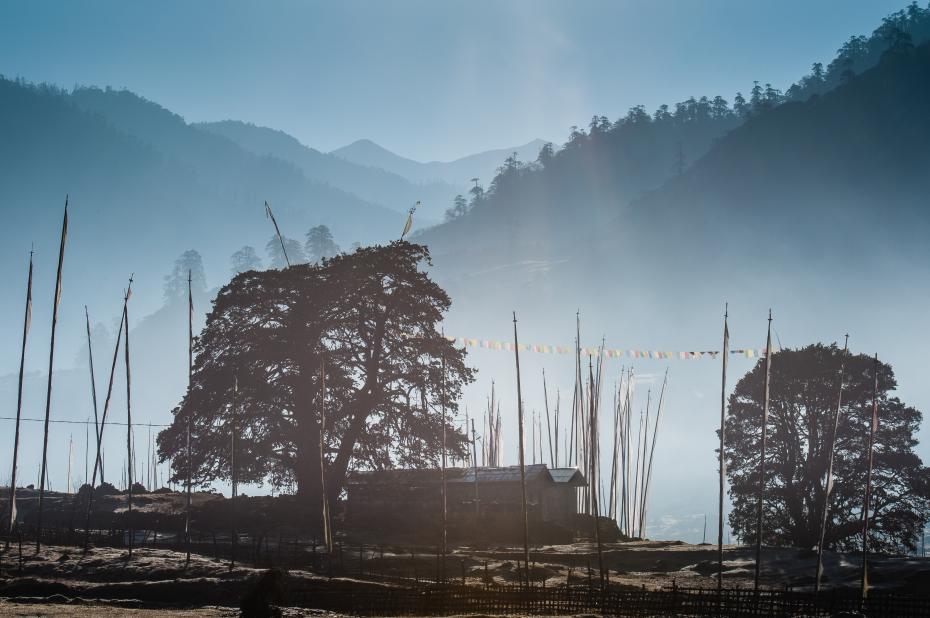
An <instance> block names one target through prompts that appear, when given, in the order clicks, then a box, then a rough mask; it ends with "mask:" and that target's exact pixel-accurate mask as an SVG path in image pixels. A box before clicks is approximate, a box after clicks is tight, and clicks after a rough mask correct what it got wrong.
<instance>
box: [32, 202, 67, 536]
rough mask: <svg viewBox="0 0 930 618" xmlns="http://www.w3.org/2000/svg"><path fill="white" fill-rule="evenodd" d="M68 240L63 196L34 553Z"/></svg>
mask: <svg viewBox="0 0 930 618" xmlns="http://www.w3.org/2000/svg"><path fill="white" fill-rule="evenodd" d="M67 238H68V196H65V214H64V218H63V219H62V223H61V244H60V245H59V248H58V271H57V273H56V275H55V299H54V301H53V303H52V338H51V343H50V344H49V351H48V388H47V389H46V391H45V430H44V434H43V438H42V470H41V471H40V472H39V513H38V516H37V521H36V553H39V551H41V549H42V511H43V507H44V506H45V481H46V479H47V475H48V468H47V466H48V423H49V417H50V416H51V413H52V376H53V375H54V369H55V331H56V330H57V327H58V306H59V305H60V304H61V269H62V265H63V263H64V260H65V241H66V240H67Z"/></svg>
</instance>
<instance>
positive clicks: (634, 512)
mask: <svg viewBox="0 0 930 618" xmlns="http://www.w3.org/2000/svg"><path fill="white" fill-rule="evenodd" d="M651 401H652V389H650V390H649V391H647V393H646V410H648V409H649V405H650V403H651ZM643 416H644V415H643V410H640V411H639V429H637V430H636V471H635V472H634V473H633V494H632V495H631V496H630V499H631V501H632V505H631V512H630V531H631V532H632V533H633V536H635V535H636V522H637V521H638V520H637V517H638V515H639V459H640V455H641V450H642V446H643V444H642V442H643Z"/></svg>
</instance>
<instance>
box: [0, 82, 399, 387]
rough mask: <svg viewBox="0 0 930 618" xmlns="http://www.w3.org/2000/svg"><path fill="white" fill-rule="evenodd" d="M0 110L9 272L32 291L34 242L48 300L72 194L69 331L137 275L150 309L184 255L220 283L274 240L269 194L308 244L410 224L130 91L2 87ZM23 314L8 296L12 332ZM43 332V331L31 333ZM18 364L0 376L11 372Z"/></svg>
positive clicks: (0, 189)
mask: <svg viewBox="0 0 930 618" xmlns="http://www.w3.org/2000/svg"><path fill="white" fill-rule="evenodd" d="M0 109H2V110H3V112H2V114H0V135H2V136H3V139H0V204H2V205H3V208H4V211H3V212H4V225H3V226H2V228H0V277H3V279H4V280H5V281H8V282H15V285H16V286H17V288H16V289H18V286H19V285H21V284H25V274H24V273H25V268H26V260H27V258H28V254H29V250H30V247H31V246H34V247H35V249H36V251H37V253H36V281H35V287H36V299H37V300H36V302H37V303H42V302H45V299H44V294H45V293H46V291H47V290H51V289H52V286H53V282H54V266H55V259H56V256H57V248H58V234H59V231H60V226H61V210H62V205H63V202H64V199H65V195H66V194H70V225H69V238H68V246H67V251H66V256H65V257H66V261H65V265H64V273H65V281H64V291H63V295H62V308H61V312H62V316H61V318H62V320H63V321H70V322H72V323H73V324H80V323H81V322H82V321H83V305H84V304H88V305H89V306H90V309H91V312H92V315H93V314H94V313H96V315H97V316H100V315H101V313H102V312H103V310H104V309H107V308H110V307H114V306H115V305H116V303H117V301H118V299H119V298H121V294H120V292H121V289H122V288H123V287H124V286H125V282H126V279H127V278H128V276H129V274H130V273H133V272H134V273H135V275H136V286H135V290H134V292H135V293H134V296H133V315H134V316H139V315H144V314H146V313H149V312H151V311H154V310H155V309H156V308H158V307H159V306H160V304H161V296H162V293H161V283H162V275H163V273H164V271H165V270H166V269H167V267H168V266H169V265H170V264H171V262H172V261H173V260H174V258H175V257H177V256H178V255H179V254H180V253H182V252H183V251H185V250H186V249H191V248H193V249H197V250H198V251H200V253H201V254H202V255H203V256H204V262H205V266H206V270H207V272H208V273H209V274H210V275H211V276H212V277H216V278H215V279H212V281H211V283H214V284H215V283H222V282H223V281H224V280H225V278H226V277H227V276H228V273H229V258H230V255H231V254H232V253H233V252H234V251H236V250H237V249H239V248H240V247H242V246H243V245H247V244H248V245H252V246H254V247H256V248H257V249H258V251H259V252H260V253H261V252H263V250H264V247H265V243H266V242H267V241H268V239H269V238H270V237H271V236H272V234H273V229H272V227H271V225H270V222H268V221H266V219H265V215H264V210H263V206H262V203H263V201H264V200H265V199H267V200H269V201H270V202H271V203H272V204H273V206H274V208H275V214H276V216H277V219H278V222H279V224H280V225H281V228H282V232H283V233H284V234H286V235H288V236H291V237H294V238H297V239H298V240H300V241H302V240H303V235H304V234H305V232H306V231H307V230H308V229H309V228H310V227H312V226H314V225H318V224H321V223H323V224H327V225H329V226H330V228H331V229H332V230H333V231H334V233H335V235H336V238H337V241H338V242H340V244H343V245H344V246H348V245H349V244H350V243H351V242H353V241H356V240H357V241H361V242H376V241H380V240H384V239H386V238H390V237H396V235H397V234H398V233H399V231H400V229H401V227H402V226H403V221H404V215H403V213H399V212H396V211H392V210H389V209H387V208H385V207H382V206H377V205H374V204H370V203H368V202H365V201H364V200H362V199H360V198H358V197H356V196H353V195H349V194H347V193H345V192H343V191H340V190H338V189H336V188H334V187H332V186H330V185H327V184H323V183H318V182H313V181H311V180H308V179H307V178H305V177H304V176H303V174H302V173H301V172H300V170H298V169H297V168H296V167H294V166H293V165H291V164H290V163H286V162H283V161H281V160H279V159H276V158H273V157H262V156H257V155H255V154H252V153H249V152H246V151H244V150H243V149H241V148H239V147H238V146H236V145H235V144H234V143H232V142H231V141H229V140H227V139H225V138H223V137H220V136H216V135H212V134H210V133H207V132H205V131H201V130H198V129H196V128H193V127H190V126H189V125H187V124H186V123H185V122H184V121H183V120H182V119H181V118H180V117H178V116H176V115H174V114H171V113H170V112H168V111H167V110H164V109H163V108H161V107H158V106H157V105H155V104H154V103H150V102H148V101H145V100H143V99H141V98H139V97H136V96H135V95H132V94H131V93H128V92H115V91H104V90H93V89H78V90H77V91H76V92H75V93H73V94H72V93H69V92H65V91H62V90H58V89H55V88H52V87H46V86H32V85H29V84H26V83H24V82H16V81H10V80H2V79H0ZM20 282H22V283H20ZM114 308H115V307H114ZM95 310H96V311H95ZM21 312H22V307H21V298H20V294H19V293H17V294H16V295H15V298H14V297H13V295H6V296H5V297H3V298H2V299H0V316H2V317H3V319H4V322H5V323H7V324H8V325H9V326H8V328H9V330H7V331H4V332H5V333H6V334H7V335H8V336H9V337H13V334H12V333H13V332H15V330H16V329H15V327H14V326H13V324H14V322H17V321H18V320H19V318H18V317H17V318H14V316H20V315H21ZM45 328H47V325H46V324H44V323H41V324H39V323H37V324H36V325H35V329H34V330H35V332H34V336H38V337H42V336H46V335H47V331H46V332H43V329H45ZM80 335H81V330H80V329H78V328H68V329H65V332H62V333H60V335H59V345H60V346H62V354H63V356H59V358H72V357H73V351H74V350H75V349H76V348H77V347H78V345H79V342H80V339H81V337H80ZM14 356H15V355H8V356H7V357H5V358H4V359H3V360H2V362H0V372H6V371H14V369H15V361H16V359H15V358H14Z"/></svg>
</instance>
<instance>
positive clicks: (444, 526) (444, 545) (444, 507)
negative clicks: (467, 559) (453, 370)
mask: <svg viewBox="0 0 930 618" xmlns="http://www.w3.org/2000/svg"><path fill="white" fill-rule="evenodd" d="M442 338H443V339H445V338H446V335H445V332H443V333H442ZM441 368H442V376H441V384H440V391H439V393H440V394H439V409H440V411H441V413H442V457H441V459H442V469H441V471H440V481H441V483H442V569H441V577H442V582H443V583H445V581H446V553H447V552H448V547H447V543H448V538H449V532H448V511H447V495H446V355H445V353H444V352H443V354H442V358H441Z"/></svg>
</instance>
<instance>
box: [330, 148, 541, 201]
mask: <svg viewBox="0 0 930 618" xmlns="http://www.w3.org/2000/svg"><path fill="white" fill-rule="evenodd" d="M545 143H546V142H545V141H544V140H541V139H534V140H532V141H530V142H527V143H526V144H522V145H520V146H512V147H509V148H497V149H493V150H486V151H483V152H478V153H475V154H471V155H467V156H464V157H460V158H458V159H454V160H452V161H427V162H425V163H424V162H421V161H415V160H413V159H409V158H407V157H404V156H401V155H399V154H397V153H395V152H392V151H391V150H388V149H387V148H385V147H384V146H382V145H380V144H378V143H377V142H374V141H372V140H370V139H358V140H355V141H354V142H352V143H351V144H349V145H347V146H343V147H342V148H337V149H336V150H333V151H332V152H331V153H330V154H332V155H334V156H337V157H339V158H340V159H344V160H346V161H351V162H352V163H356V164H358V165H365V166H368V167H378V168H381V169H383V170H386V171H389V172H392V173H394V174H397V175H399V176H403V177H404V178H406V179H408V180H410V181H412V182H416V183H423V182H433V181H443V182H446V183H448V184H450V185H452V186H455V187H459V188H461V189H462V190H463V191H464V189H465V187H467V186H468V185H470V184H471V183H470V179H471V178H479V179H480V180H481V182H482V183H483V184H485V185H487V184H488V183H490V182H491V179H492V178H493V177H494V175H495V173H496V171H497V168H498V167H499V166H500V165H501V164H502V163H503V162H504V159H506V158H507V157H508V156H510V154H511V153H513V152H516V153H517V155H518V156H519V158H520V159H523V160H534V159H535V158H536V155H537V154H538V153H539V149H540V148H542V146H543V144H545Z"/></svg>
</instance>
